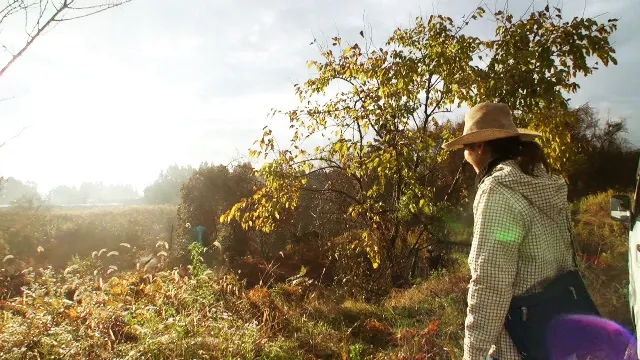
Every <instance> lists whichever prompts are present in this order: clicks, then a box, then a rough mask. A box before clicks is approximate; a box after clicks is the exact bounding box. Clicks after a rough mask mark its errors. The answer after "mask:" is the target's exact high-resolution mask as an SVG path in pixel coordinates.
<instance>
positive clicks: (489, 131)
mask: <svg viewBox="0 0 640 360" xmlns="http://www.w3.org/2000/svg"><path fill="white" fill-rule="evenodd" d="M513 136H520V139H521V140H522V141H533V140H535V139H536V138H538V137H540V136H542V134H540V133H538V132H535V131H533V130H528V129H518V128H517V127H516V125H515V124H514V123H513V120H512V119H511V110H509V106H507V105H506V104H495V103H480V104H478V105H476V106H474V107H472V108H471V110H469V112H467V114H466V115H465V116H464V132H463V133H462V136H460V137H458V138H456V139H453V140H451V141H449V142H448V143H445V144H444V145H442V147H443V148H445V149H460V148H462V147H463V146H464V145H467V144H475V143H481V142H485V141H489V140H495V139H502V138H507V137H513Z"/></svg>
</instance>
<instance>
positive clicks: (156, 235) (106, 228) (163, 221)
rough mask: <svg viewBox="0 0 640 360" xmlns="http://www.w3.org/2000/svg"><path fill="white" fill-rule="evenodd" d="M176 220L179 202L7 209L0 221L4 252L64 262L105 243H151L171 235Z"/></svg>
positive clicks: (55, 263)
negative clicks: (176, 205) (176, 204)
mask: <svg viewBox="0 0 640 360" xmlns="http://www.w3.org/2000/svg"><path fill="white" fill-rule="evenodd" d="M175 222H176V208H175V207H174V206H143V205H135V206H92V207H85V208H69V207H56V208H47V209H38V210H15V209H5V210H3V211H2V221H0V256H2V257H3V258H4V257H5V256H7V255H13V256H15V257H16V258H18V259H20V260H24V261H33V262H35V264H37V265H45V264H46V265H51V266H53V267H54V268H61V267H64V266H66V264H67V263H68V262H69V261H70V260H71V258H72V257H73V256H74V255H77V256H79V257H80V258H84V257H89V256H91V253H92V252H93V251H99V250H101V249H107V250H108V251H112V250H116V251H121V252H123V254H124V253H125V252H126V250H127V249H134V248H135V249H138V250H141V249H147V248H151V247H153V246H154V245H155V244H156V242H157V241H160V240H163V241H168V240H169V239H170V236H171V228H172V225H175ZM121 243H124V244H129V245H130V246H131V248H125V247H123V246H122V245H120V244H121ZM38 250H40V251H38ZM129 251H132V250H129Z"/></svg>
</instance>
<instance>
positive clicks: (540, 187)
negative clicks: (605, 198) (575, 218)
mask: <svg viewBox="0 0 640 360" xmlns="http://www.w3.org/2000/svg"><path fill="white" fill-rule="evenodd" d="M535 175H536V176H529V175H526V174H524V173H523V172H522V171H521V170H520V168H519V167H518V165H517V164H516V162H515V161H513V160H509V161H505V162H503V163H501V164H499V165H497V166H496V167H495V169H494V170H493V171H492V172H491V173H490V174H489V175H488V176H486V177H485V178H484V179H483V180H482V181H481V182H480V184H479V187H478V192H477V194H476V197H475V201H474V204H473V214H474V225H473V243H472V246H471V252H470V254H469V260H468V261H469V268H470V270H471V282H470V284H469V293H468V299H467V300H468V308H467V318H466V321H465V337H464V359H467V360H485V359H486V358H487V355H488V354H489V352H490V350H491V352H492V355H493V356H494V357H495V358H497V359H499V360H517V359H520V356H519V355H518V353H517V351H516V349H515V346H514V345H513V342H512V341H511V339H510V338H509V335H508V334H507V332H506V331H505V330H504V320H505V316H506V314H507V310H508V308H509V303H510V302H511V297H512V296H516V295H522V294H528V293H532V292H536V291H539V290H540V289H541V283H544V282H545V281H547V280H550V279H551V278H553V277H554V276H555V275H557V274H558V273H560V272H562V271H566V270H569V269H572V268H573V267H574V266H573V260H572V250H571V240H570V233H569V231H570V230H569V229H570V227H569V226H570V225H569V208H568V202H567V185H566V182H565V181H564V180H563V179H562V178H561V177H559V176H555V175H550V174H547V173H546V172H545V171H544V169H543V168H542V166H540V167H539V168H537V169H536V172H535ZM492 346H495V348H493V349H492ZM494 350H495V352H494Z"/></svg>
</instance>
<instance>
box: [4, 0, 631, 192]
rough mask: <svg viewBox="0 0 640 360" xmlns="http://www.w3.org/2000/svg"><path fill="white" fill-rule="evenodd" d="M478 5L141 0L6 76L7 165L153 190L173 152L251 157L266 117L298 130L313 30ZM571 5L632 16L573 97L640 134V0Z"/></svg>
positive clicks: (181, 159) (205, 157) (222, 158)
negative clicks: (299, 88)
mask: <svg viewBox="0 0 640 360" xmlns="http://www.w3.org/2000/svg"><path fill="white" fill-rule="evenodd" d="M78 1H80V2H82V1H83V0H78ZM84 1H87V0H84ZM454 4H455V5H454ZM477 4H478V2H477V1H476V0H455V1H454V0H439V1H438V0H434V2H433V3H431V2H430V1H429V0H427V1H418V0H401V1H399V0H397V1H386V0H357V1H356V0H323V1H320V0H273V1H264V0H237V1H214V0H134V1H133V2H132V3H130V4H128V5H126V6H124V7H121V8H118V9H115V10H112V11H109V12H105V13H102V14H100V15H97V16H93V17H89V18H85V19H80V20H75V21H70V22H64V23H61V24H59V25H58V26H57V27H55V28H54V29H53V30H51V31H49V32H48V33H47V34H46V35H44V36H43V37H41V38H40V39H38V40H37V41H36V42H35V43H34V45H33V46H32V47H31V48H30V49H29V50H28V51H27V52H26V53H25V55H24V56H23V57H21V58H20V59H19V60H18V61H17V62H16V63H15V65H14V66H12V67H11V68H10V69H9V70H8V71H7V72H6V73H5V74H4V75H3V76H2V78H0V98H11V99H10V100H6V101H3V102H0V143H1V142H2V141H4V140H6V139H8V138H10V137H11V136H12V135H14V134H16V133H18V132H20V130H21V129H22V128H23V127H25V126H28V129H27V130H26V131H24V133H22V135H21V136H19V137H18V138H16V139H14V140H12V141H11V142H9V143H8V144H7V145H6V146H5V147H3V148H2V149H0V175H4V176H14V177H16V178H18V179H21V180H32V181H35V182H37V183H38V184H39V186H40V190H41V191H48V190H49V189H50V188H52V187H54V186H56V185H59V184H71V185H73V184H79V183H81V182H83V181H103V182H105V183H110V184H111V183H122V184H128V183H130V184H133V185H134V186H135V187H137V188H138V189H139V190H142V189H143V188H144V186H145V185H147V184H149V183H151V182H152V181H153V180H154V179H155V178H156V176H157V174H158V172H159V171H160V169H162V168H165V167H166V166H168V165H170V164H172V163H178V164H181V165H186V164H192V165H197V164H199V163H200V162H202V161H209V162H214V163H225V164H226V163H228V162H230V161H232V160H233V159H235V158H238V157H239V156H245V155H246V153H247V149H248V148H249V147H250V146H251V144H252V142H253V141H254V140H255V139H257V138H258V137H259V136H260V134H261V129H262V127H263V126H265V125H271V126H274V127H276V128H286V125H287V124H286V121H284V120H283V119H271V118H268V116H267V115H268V113H269V111H270V109H271V108H280V109H288V108H291V107H293V106H295V105H296V101H295V97H294V94H293V88H292V84H293V83H296V82H298V81H304V80H305V79H306V78H308V77H309V76H311V75H312V74H311V73H309V70H307V67H306V65H305V63H306V60H308V59H312V58H314V57H316V56H317V50H316V48H315V47H314V46H310V45H309V43H310V42H311V40H313V38H314V37H315V38H318V39H319V40H322V39H326V38H330V37H332V36H334V35H336V34H337V33H338V32H339V33H340V35H341V36H342V37H343V38H345V39H357V36H358V32H359V31H360V30H362V29H363V26H364V25H365V24H367V25H368V24H370V25H371V29H372V30H373V38H374V40H375V41H377V42H378V43H379V44H381V43H383V41H384V39H385V38H386V37H387V36H388V35H389V34H390V33H391V31H392V30H393V29H394V28H396V27H398V26H406V25H409V24H410V23H411V22H412V21H413V20H412V19H414V18H415V17H416V16H418V15H420V14H423V15H429V14H431V13H433V12H434V11H435V12H439V13H442V14H446V15H448V16H451V17H452V18H454V19H455V18H459V17H461V16H462V15H463V14H464V13H467V12H469V11H470V10H472V9H474V8H475V7H476V6H477ZM528 4H529V1H528V0H512V1H511V2H510V8H511V10H512V11H513V12H514V13H518V12H523V11H524V9H525V8H526V7H527V6H528ZM541 4H542V5H540V4H538V5H537V6H540V7H542V6H544V3H542V2H541ZM563 8H564V13H565V14H566V15H568V16H569V15H570V16H573V15H581V14H582V13H583V11H584V12H585V14H586V15H587V16H592V15H597V14H601V13H605V12H607V13H608V14H607V15H604V16H603V17H602V19H603V20H606V18H608V17H619V18H620V22H619V31H618V32H617V33H616V35H615V37H614V39H613V40H614V42H615V47H616V49H617V52H618V54H617V57H618V60H619V65H618V66H617V67H613V68H607V69H603V70H600V72H598V73H597V74H595V75H593V76H592V77H590V78H588V79H585V80H584V81H582V89H581V90H580V92H579V93H578V94H576V95H575V96H573V98H574V101H573V103H574V104H576V105H577V104H581V103H584V102H587V101H588V102H591V103H592V104H594V105H596V106H598V107H599V108H601V109H602V111H605V112H606V111H609V112H610V113H611V115H612V116H615V117H617V116H624V117H627V118H628V126H629V129H630V138H631V139H632V140H633V141H634V142H635V143H636V144H640V123H639V122H638V120H639V117H640V101H639V100H640V85H639V83H640V82H639V81H638V80H640V79H639V76H638V75H637V74H638V72H637V69H638V65H640V64H638V61H639V60H638V59H639V57H640V56H639V55H640V38H639V37H637V36H636V33H638V32H639V31H640V25H638V21H637V19H638V18H639V17H640V2H639V1H637V0H586V1H584V2H583V1H572V4H568V1H567V2H565V4H564V6H563ZM1 27H2V30H3V31H2V32H0V42H2V43H3V44H5V45H7V46H8V47H9V49H10V50H13V49H16V48H17V45H18V44H19V43H20V41H21V40H22V39H23V36H22V33H21V32H20V26H18V25H16V24H13V23H7V24H3V26H1ZM491 30H492V29H491V27H490V25H489V24H488V25H487V27H486V28H482V27H480V28H478V31H489V32H490V31H491ZM0 59H6V54H5V55H4V57H1V58H0ZM3 63H4V62H3ZM278 123H280V124H281V126H280V127H278V125H277V124H278Z"/></svg>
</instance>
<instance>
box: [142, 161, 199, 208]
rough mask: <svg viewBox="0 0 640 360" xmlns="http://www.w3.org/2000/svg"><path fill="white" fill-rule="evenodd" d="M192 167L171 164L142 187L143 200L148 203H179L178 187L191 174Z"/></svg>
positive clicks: (192, 171)
mask: <svg viewBox="0 0 640 360" xmlns="http://www.w3.org/2000/svg"><path fill="white" fill-rule="evenodd" d="M193 173H194V169H193V167H191V166H190V165H189V166H186V167H181V166H178V165H177V164H174V165H171V166H169V167H168V168H167V170H165V171H161V172H160V175H158V179H157V180H156V181H155V182H154V183H153V184H151V185H149V186H147V187H146V188H145V189H144V201H145V202H146V203H148V204H179V203H180V188H181V187H182V185H183V184H184V183H185V182H186V181H187V180H188V179H189V178H190V177H191V175H193Z"/></svg>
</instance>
